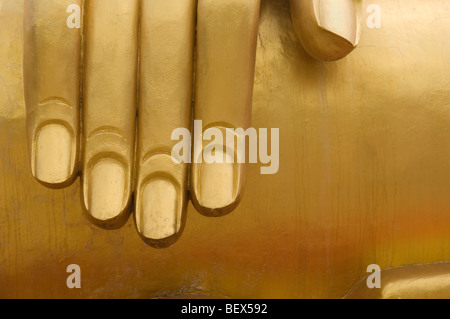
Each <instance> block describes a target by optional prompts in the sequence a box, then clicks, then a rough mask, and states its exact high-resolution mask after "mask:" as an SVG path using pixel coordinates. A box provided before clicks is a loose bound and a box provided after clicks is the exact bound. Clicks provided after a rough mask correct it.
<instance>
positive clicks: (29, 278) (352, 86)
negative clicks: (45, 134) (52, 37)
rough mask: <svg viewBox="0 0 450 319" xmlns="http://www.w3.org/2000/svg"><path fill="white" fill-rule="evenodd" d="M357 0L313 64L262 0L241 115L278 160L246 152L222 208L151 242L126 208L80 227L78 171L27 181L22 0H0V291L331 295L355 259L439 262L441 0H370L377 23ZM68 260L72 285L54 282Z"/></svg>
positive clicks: (392, 263) (442, 240) (444, 5)
mask: <svg viewBox="0 0 450 319" xmlns="http://www.w3.org/2000/svg"><path fill="white" fill-rule="evenodd" d="M371 3H373V2H372V1H362V8H363V11H362V12H363V13H362V28H361V40H360V43H359V45H358V47H357V48H356V49H355V50H354V51H353V52H352V53H351V54H350V55H349V56H347V57H346V58H344V59H343V60H340V61H338V62H334V63H325V62H318V61H316V60H314V59H312V58H310V57H309V56H308V55H307V54H306V53H305V52H304V51H303V49H302V48H301V46H300V44H299V42H298V40H297V38H296V36H295V34H294V31H293V27H292V24H291V18H290V11H289V3H288V1H286V0H280V1H276V0H263V1H262V3H261V21H260V30H259V34H258V48H257V57H256V74H255V88H254V102H253V114H252V115H253V123H252V126H254V127H256V128H258V127H279V128H280V170H279V172H278V174H276V175H260V174H259V165H249V167H248V176H247V187H246V190H245V195H244V197H243V199H242V202H241V204H240V206H239V207H238V208H237V209H236V211H235V212H233V213H232V214H230V215H227V216H225V217H222V218H218V219H211V218H206V217H203V216H201V215H200V214H198V213H197V212H196V211H195V210H194V209H193V207H192V206H191V205H190V206H189V208H188V212H187V215H188V218H187V223H186V228H185V231H184V234H183V236H182V237H181V238H180V240H179V241H178V242H177V243H176V244H175V245H174V246H172V247H170V248H168V249H164V250H158V249H153V248H151V247H148V246H147V245H146V244H145V243H144V242H143V241H142V240H141V239H140V238H139V236H136V231H135V228H134V225H133V222H132V220H129V221H128V223H127V224H126V225H125V226H124V227H123V228H121V229H119V230H112V231H106V230H102V229H99V228H97V227H96V226H93V225H92V224H91V223H90V222H89V221H88V220H87V219H86V217H85V216H84V215H83V213H82V209H81V207H80V185H79V184H80V183H79V181H77V182H76V183H75V184H74V185H72V186H70V187H69V188H67V189H64V190H50V189H46V188H45V187H43V186H42V185H40V184H39V183H38V182H36V181H35V180H34V179H33V177H32V175H31V173H30V168H29V165H28V153H27V140H26V126H25V106H24V101H23V90H22V85H23V83H22V82H23V80H22V51H23V47H22V36H23V30H22V17H23V2H22V1H17V0H2V1H1V2H0V26H1V27H0V39H2V46H1V47H0V60H1V61H2V63H1V64H0V79H1V80H0V172H1V173H0V297H3V298H12V297H54V298H62V297H67V298H79V297H90V298H97V297H136V298H144V297H170V296H172V297H173V296H180V295H184V296H186V295H192V294H196V295H203V296H204V295H209V296H213V297H236V298H239V297H267V298H269V297H274V298H278V297H289V298H298V297H305V298H312V297H328V298H341V297H344V296H345V295H346V294H347V293H348V292H349V291H350V290H351V289H352V287H354V285H356V284H357V283H358V282H359V281H360V280H362V279H363V278H365V277H366V276H367V273H366V267H367V265H369V264H379V265H380V266H381V268H382V269H387V268H391V267H397V266H404V265H412V264H422V263H432V262H440V261H449V260H450V250H449V249H448V248H449V247H450V231H449V230H450V214H449V208H450V196H449V194H450V148H449V145H450V131H449V129H448V127H450V111H449V110H450V108H449V107H450V102H449V101H450V93H449V92H450V91H449V85H450V84H449V81H448V75H449V74H450V66H449V64H448V61H449V54H450V47H449V45H450V44H449V42H448V41H445V39H447V38H448V37H449V36H450V34H449V32H450V31H449V30H450V29H449V23H450V20H449V19H450V7H449V4H448V1H446V0H432V1H420V0H408V1H406V0H400V1H389V0H380V1H378V2H377V3H378V4H379V5H380V7H381V9H382V28H381V29H368V28H367V27H366V25H365V19H366V18H367V17H368V14H367V13H365V8H367V6H368V4H371ZM72 263H76V264H78V265H80V267H81V271H82V288H81V289H74V290H70V289H68V288H67V287H66V278H67V276H68V274H67V273H66V267H67V266H68V265H69V264H72ZM430 275H433V272H430V271H425V270H423V274H421V275H420V276H421V277H427V276H430ZM399 278H400V275H399ZM427 278H428V277H427ZM430 280H431V279H430ZM430 282H431V281H430Z"/></svg>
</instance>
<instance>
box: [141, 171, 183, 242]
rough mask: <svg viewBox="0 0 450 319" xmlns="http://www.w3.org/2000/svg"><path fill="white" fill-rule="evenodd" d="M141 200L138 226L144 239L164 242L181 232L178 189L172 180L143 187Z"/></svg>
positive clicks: (156, 181)
mask: <svg viewBox="0 0 450 319" xmlns="http://www.w3.org/2000/svg"><path fill="white" fill-rule="evenodd" d="M140 200H141V203H140V204H141V205H139V206H140V211H139V212H138V216H137V226H138V231H139V233H140V234H141V235H142V236H143V237H145V238H147V239H151V240H162V239H165V238H168V237H171V236H173V235H175V234H177V233H178V232H179V231H180V226H181V207H178V204H177V188H176V187H175V185H174V184H173V183H172V182H171V181H170V180H168V179H163V178H155V179H152V180H150V182H148V183H147V184H146V185H145V186H144V187H143V189H142V194H141V199H140Z"/></svg>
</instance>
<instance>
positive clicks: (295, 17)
mask: <svg viewBox="0 0 450 319" xmlns="http://www.w3.org/2000/svg"><path fill="white" fill-rule="evenodd" d="M290 4H291V17H292V23H293V27H294V31H295V33H296V35H297V37H298V39H299V41H300V42H301V44H302V46H303V48H304V49H305V51H306V52H308V54H309V55H311V56H312V57H313V58H315V59H318V60H323V61H335V60H339V59H342V58H344V57H345V56H347V55H348V54H349V53H350V52H352V51H353V50H354V49H355V48H356V46H357V45H358V42H359V37H360V24H359V15H358V11H357V8H356V6H355V4H354V0H343V1H331V0H314V1H309V0H308V1H307V0H290Z"/></svg>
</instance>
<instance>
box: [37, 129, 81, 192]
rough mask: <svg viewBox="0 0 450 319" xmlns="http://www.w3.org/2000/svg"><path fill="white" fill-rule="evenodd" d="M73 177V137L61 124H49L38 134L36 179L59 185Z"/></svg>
mask: <svg viewBox="0 0 450 319" xmlns="http://www.w3.org/2000/svg"><path fill="white" fill-rule="evenodd" d="M71 175H72V136H71V134H70V132H69V131H68V129H67V128H66V127H65V126H63V125H61V124H48V125H46V126H44V127H42V128H41V129H40V130H39V132H38V133H37V141H36V149H35V177H36V178H37V179H38V180H39V181H41V182H44V183H48V184H59V183H63V182H65V181H67V180H68V179H69V178H70V177H71Z"/></svg>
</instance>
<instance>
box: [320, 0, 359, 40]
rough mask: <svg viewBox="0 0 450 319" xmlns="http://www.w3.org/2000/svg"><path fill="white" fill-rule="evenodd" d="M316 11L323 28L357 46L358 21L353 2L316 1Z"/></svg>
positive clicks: (347, 0) (345, 0)
mask: <svg viewBox="0 0 450 319" xmlns="http://www.w3.org/2000/svg"><path fill="white" fill-rule="evenodd" d="M314 9H315V13H316V17H317V19H318V23H319V25H320V26H321V27H322V28H324V29H326V30H328V31H330V32H332V33H334V34H336V35H338V36H340V37H342V38H344V39H346V40H347V41H349V42H350V43H351V44H352V45H353V46H356V44H357V42H358V25H357V23H358V21H357V15H356V8H355V5H354V3H353V0H339V1H336V0H314Z"/></svg>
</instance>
